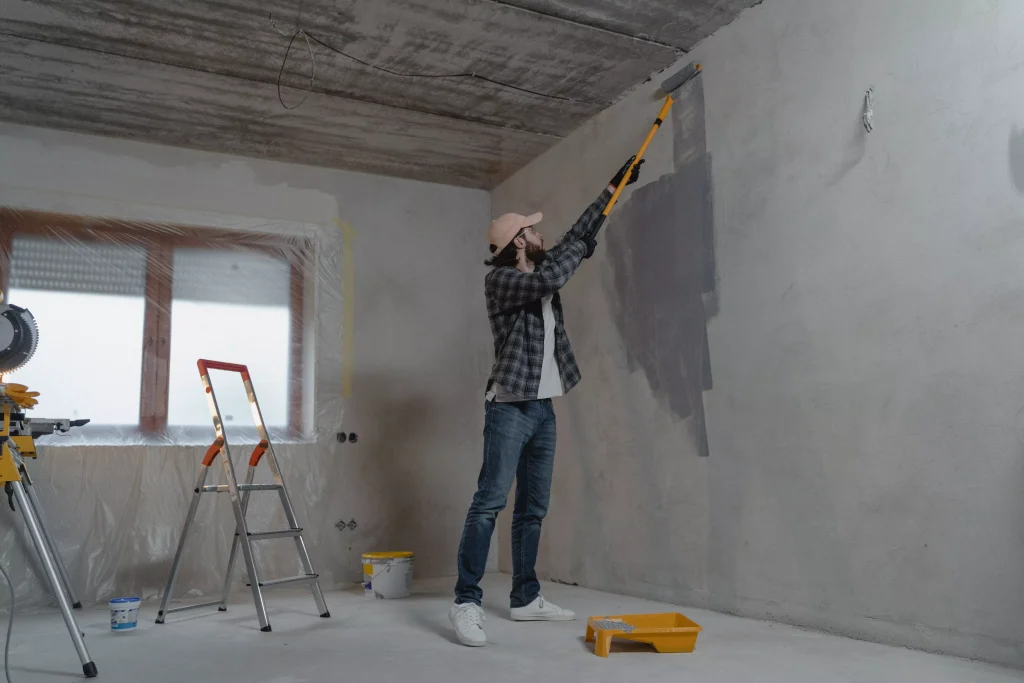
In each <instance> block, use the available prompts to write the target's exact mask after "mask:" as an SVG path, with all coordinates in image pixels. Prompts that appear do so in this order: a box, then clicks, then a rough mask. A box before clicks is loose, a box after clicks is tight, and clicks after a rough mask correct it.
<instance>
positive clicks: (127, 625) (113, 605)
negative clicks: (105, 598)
mask: <svg viewBox="0 0 1024 683" xmlns="http://www.w3.org/2000/svg"><path fill="white" fill-rule="evenodd" d="M140 606H142V599H141V598H114V599H113V600H111V601H110V630H111V631H130V630H132V629H133V628H135V627H136V626H137V625H138V623H139V607H140Z"/></svg>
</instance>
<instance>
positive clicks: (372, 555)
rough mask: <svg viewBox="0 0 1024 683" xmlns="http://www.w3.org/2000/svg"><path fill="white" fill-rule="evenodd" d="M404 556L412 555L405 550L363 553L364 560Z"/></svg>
mask: <svg viewBox="0 0 1024 683" xmlns="http://www.w3.org/2000/svg"><path fill="white" fill-rule="evenodd" d="M406 557H412V553H411V552H408V551H405V550H400V551H397V552H383V553H363V559H364V560H397V559H401V558H406Z"/></svg>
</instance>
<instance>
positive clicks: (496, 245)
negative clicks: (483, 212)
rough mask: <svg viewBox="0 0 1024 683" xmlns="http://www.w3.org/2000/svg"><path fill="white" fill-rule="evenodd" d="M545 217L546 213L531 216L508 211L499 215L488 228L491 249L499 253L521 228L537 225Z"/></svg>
mask: <svg viewBox="0 0 1024 683" xmlns="http://www.w3.org/2000/svg"><path fill="white" fill-rule="evenodd" d="M543 217H544V215H543V214H541V213H535V214H533V215H530V216H521V215H519V214H518V213H506V214H503V215H501V216H498V217H497V218H495V219H494V220H493V221H491V227H490V228H488V229H487V239H488V240H489V241H490V243H491V251H492V252H493V253H495V254H497V253H498V252H500V251H501V250H502V249H504V248H505V247H506V246H508V243H509V242H511V241H512V240H514V239H515V238H516V235H518V234H519V231H520V230H522V229H523V228H529V227H532V226H534V225H537V224H538V223H540V221H541V219H542V218H543Z"/></svg>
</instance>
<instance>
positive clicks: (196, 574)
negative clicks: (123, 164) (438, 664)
mask: <svg viewBox="0 0 1024 683" xmlns="http://www.w3.org/2000/svg"><path fill="white" fill-rule="evenodd" d="M343 245H344V240H343V237H342V228H341V227H339V226H317V225H308V226H307V225H301V224H295V223H282V224H264V225H252V224H251V223H247V224H239V225H238V226H235V227H231V226H225V225H223V220H221V221H220V224H219V225H218V226H217V227H215V228H214V227H205V226H201V225H200V226H196V225H172V224H163V223H143V222H136V221H125V220H120V219H103V218H96V217H83V216H78V215H69V214H60V213H50V212H37V211H18V210H13V209H0V288H2V290H3V292H4V296H5V300H6V301H7V302H8V303H10V304H14V305H17V306H20V307H23V308H27V309H28V310H29V311H30V312H31V313H32V315H33V317H34V318H35V320H36V324H37V326H38V328H39V342H38V347H37V349H36V352H35V354H34V356H33V357H32V358H31V359H30V361H29V362H28V363H27V364H25V365H24V366H23V367H21V368H20V369H17V370H15V371H14V372H11V373H8V374H7V375H6V376H5V378H7V379H10V380H11V381H16V382H20V383H22V384H26V385H28V386H29V388H30V389H32V390H35V391H39V392H40V394H41V395H40V397H39V405H38V406H37V407H36V408H35V409H34V410H33V411H32V412H31V413H30V414H29V416H30V417H36V418H72V419H89V420H90V422H89V424H88V425H86V426H85V427H81V428H77V429H74V430H72V433H70V434H67V435H61V436H51V437H44V438H42V439H40V440H39V444H38V445H39V452H40V458H39V459H38V460H36V461H30V462H29V464H28V468H29V472H30V473H31V474H32V475H33V477H34V481H35V484H34V485H35V487H36V491H37V493H38V495H39V497H40V499H41V501H42V505H43V507H44V514H45V517H46V521H47V523H48V524H49V526H50V530H51V533H52V534H53V536H54V537H55V538H56V539H57V540H58V543H59V544H60V545H61V554H62V557H63V558H64V560H65V562H66V563H67V564H68V568H69V570H70V573H71V575H72V581H73V584H74V587H75V590H76V591H77V592H78V593H79V595H78V597H79V598H80V599H82V601H83V602H85V603H94V602H98V601H102V600H105V599H107V598H109V597H111V596H112V595H113V594H115V593H119V594H133V595H140V596H142V597H144V598H151V597H154V596H156V595H158V594H159V593H160V592H161V591H162V589H163V585H164V582H165V581H166V578H167V573H168V571H169V568H170V561H171V558H172V556H173V554H174V550H175V548H176V546H177V543H178V540H179V536H180V533H181V528H182V524H183V521H184V518H185V512H186V510H187V508H188V504H189V502H190V498H191V495H192V489H193V487H194V484H195V480H196V477H197V475H198V472H199V466H200V459H201V458H202V455H203V452H204V450H205V448H204V447H205V446H208V445H209V444H210V443H211V442H212V440H213V438H214V430H213V421H212V417H211V413H210V410H209V408H208V405H207V400H206V396H205V394H204V391H203V385H202V383H201V381H200V376H199V372H198V370H197V367H196V362H197V360H199V359H200V358H205V359H208V360H216V361H223V362H229V363H237V364H244V365H246V366H247V367H248V368H249V372H250V374H251V376H252V382H253V385H254V388H255V391H256V395H257V398H258V400H259V403H260V408H261V411H262V415H263V418H264V421H265V423H266V425H267V427H268V428H269V431H270V436H271V440H272V443H273V445H274V447H275V453H276V455H277V457H278V459H279V461H280V463H281V466H282V469H283V473H284V477H285V483H286V485H287V486H288V488H289V493H290V495H291V498H292V501H293V503H294V505H295V507H296V513H297V515H298V517H299V519H300V521H305V520H309V519H310V518H311V517H312V516H315V515H317V514H318V512H317V505H318V503H320V502H322V501H323V500H324V497H325V495H326V486H325V483H324V482H325V481H326V480H327V479H328V477H327V476H326V475H325V473H324V472H323V471H321V469H322V468H323V467H324V464H323V459H322V458H320V457H317V456H318V453H319V452H320V450H321V445H322V444H323V443H324V442H325V441H327V440H330V441H334V439H335V434H336V432H337V430H338V429H339V427H340V424H341V414H342V405H343V395H342V394H343V387H344V386H345V379H344V377H343V375H344V371H343V369H342V368H343V363H341V362H340V361H339V356H340V355H341V348H342V328H343V323H342V321H343V318H344V312H345V310H346V306H345V304H344V301H343V291H342V290H343V286H342V283H343V277H342V267H343V251H344V247H343ZM321 361H322V362H321ZM315 366H318V370H317V373H314V372H313V368H314V367H315ZM0 369H2V368H0ZM325 377H327V378H329V379H330V380H331V381H323V380H324V378H325ZM211 378H212V381H213V384H214V389H215V391H216V395H217V400H218V403H219V406H220V410H221V415H222V419H223V423H224V426H225V429H226V434H227V440H228V443H229V445H230V446H231V451H232V455H233V458H234V461H235V467H236V472H237V473H238V477H239V478H240V479H241V478H242V477H243V476H244V473H245V469H246V467H247V459H248V456H249V453H250V451H251V449H252V447H251V445H248V444H252V443H255V442H256V440H257V439H256V437H257V432H256V429H255V422H254V416H253V414H252V413H251V411H250V409H249V404H248V400H247V398H246V395H245V391H244V388H243V385H242V382H241V380H240V377H239V375H238V374H236V373H228V372H223V371H211ZM317 379H319V380H320V381H319V383H318V381H317ZM58 441H59V443H61V445H71V446H76V447H75V448H59V449H55V448H47V445H48V444H53V443H57V442H58ZM124 446H131V448H124ZM297 465H298V466H297ZM211 469H212V471H211V472H210V478H209V480H208V482H207V483H223V481H224V479H223V477H224V473H223V469H222V468H221V467H220V466H219V465H215V466H214V467H213V468H211ZM257 472H258V473H257V478H256V481H257V483H260V482H264V481H268V480H269V471H268V470H267V469H266V464H265V463H263V464H261V466H260V468H258V470H257ZM209 499H216V500H209ZM17 517H18V516H17V515H16V514H15V513H12V512H11V511H10V509H9V508H7V507H6V506H4V512H3V513H0V562H3V564H4V566H6V567H8V568H10V570H11V574H12V578H13V580H14V582H15V588H16V592H17V595H18V598H19V602H21V604H22V605H43V604H48V603H50V602H51V599H50V596H49V591H48V590H44V589H43V585H42V583H41V582H42V578H41V577H42V575H41V573H40V572H39V571H38V570H37V567H36V566H35V565H34V562H35V557H34V554H33V553H32V550H31V546H30V545H27V537H26V535H25V533H24V528H23V525H22V524H21V523H20V519H17ZM249 520H250V528H251V529H252V530H254V531H255V530H273V529H280V528H283V527H285V526H287V525H286V524H285V522H284V519H283V514H282V512H281V510H280V505H279V502H278V499H277V496H276V495H269V496H262V497H261V496H259V495H258V494H253V497H252V499H251V503H250V512H249ZM306 526H308V527H309V528H308V529H307V531H306V532H305V534H306V538H307V543H308V544H309V545H310V547H311V554H312V556H313V561H314V565H315V566H317V565H319V566H317V569H318V570H321V574H322V575H323V576H324V578H323V581H324V585H325V587H327V586H330V585H331V576H330V573H329V571H327V572H325V571H324V570H322V569H321V568H322V567H324V565H325V564H329V563H328V562H326V561H325V558H324V557H323V556H322V554H321V553H319V552H318V550H317V546H318V542H317V541H318V539H317V534H318V529H319V527H320V526H324V525H317V524H313V525H306ZM233 534H234V522H233V518H232V513H231V509H230V501H229V500H228V498H227V496H219V495H217V494H209V495H204V499H203V501H202V503H201V506H200V508H199V512H198V514H197V517H196V523H195V524H194V526H193V530H192V533H191V535H190V538H189V545H188V546H187V548H186V551H185V555H184V559H183V564H182V568H181V572H180V574H179V580H178V582H177V585H176V591H175V594H176V597H182V596H183V594H192V595H198V594H209V593H210V592H214V591H216V590H217V587H218V586H219V584H220V582H221V581H222V576H223V575H222V572H223V571H224V565H225V564H226V555H227V550H228V548H229V547H230V543H231V539H232V536H233ZM258 552H259V553H260V556H259V560H258V561H259V563H260V565H259V566H260V567H261V568H262V569H263V571H264V576H270V577H272V576H285V575H293V574H295V573H297V572H298V559H297V557H296V556H295V552H294V545H293V544H291V543H290V542H286V543H277V542H270V543H265V544H261V547H260V548H259V549H258ZM29 558H31V560H30V559H29ZM318 560H319V561H318ZM235 580H236V581H237V582H239V583H242V582H243V581H244V569H243V568H241V567H240V568H239V569H236V577H235Z"/></svg>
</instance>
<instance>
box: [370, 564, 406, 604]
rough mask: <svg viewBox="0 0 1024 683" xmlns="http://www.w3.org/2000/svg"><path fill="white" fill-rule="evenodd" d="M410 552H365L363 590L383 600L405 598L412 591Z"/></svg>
mask: <svg viewBox="0 0 1024 683" xmlns="http://www.w3.org/2000/svg"><path fill="white" fill-rule="evenodd" d="M412 560H413V556H412V553H410V552H394V553H363V591H364V594H365V595H367V596H370V597H376V598H381V599H383V600H393V599H395V598H404V597H407V596H408V595H409V593H411V592H412Z"/></svg>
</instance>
